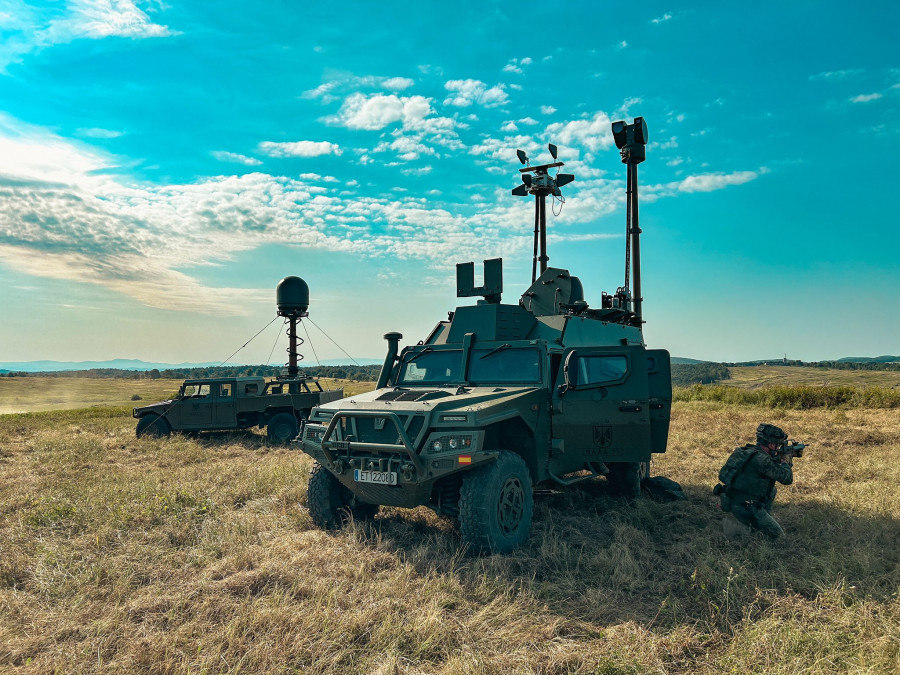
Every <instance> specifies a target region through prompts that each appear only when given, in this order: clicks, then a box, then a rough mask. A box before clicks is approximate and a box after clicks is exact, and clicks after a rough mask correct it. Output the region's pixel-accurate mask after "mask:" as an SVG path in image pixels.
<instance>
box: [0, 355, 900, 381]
mask: <svg viewBox="0 0 900 675" xmlns="http://www.w3.org/2000/svg"><path fill="white" fill-rule="evenodd" d="M761 365H766V366H797V367H803V368H820V369H834V370H867V371H879V370H880V371H900V363H885V362H878V361H866V362H849V361H813V362H804V361H798V360H783V359H782V360H773V361H763V362H760V361H743V362H724V363H713V362H708V363H673V364H672V384H673V385H674V386H676V387H689V386H691V385H695V384H712V383H714V382H719V381H722V380H728V379H731V372H730V371H729V368H730V367H753V366H761ZM284 371H285V369H284V366H264V365H257V366H213V367H197V368H168V369H164V370H159V369H156V368H153V369H151V370H123V369H119V368H90V369H87V370H59V371H50V372H24V371H11V372H8V373H0V377H86V378H97V379H125V380H159V379H165V380H189V379H202V378H216V377H277V376H279V375H283V374H284ZM380 372H381V365H378V364H375V365H366V366H358V365H345V366H306V367H302V368H300V374H301V375H304V376H306V377H326V378H332V379H339V380H352V381H356V382H373V381H375V380H377V379H378V374H379V373H380Z"/></svg>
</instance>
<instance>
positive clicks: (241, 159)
mask: <svg viewBox="0 0 900 675" xmlns="http://www.w3.org/2000/svg"><path fill="white" fill-rule="evenodd" d="M210 154H211V155H212V156H213V157H215V158H216V159H217V160H219V161H220V162H235V163H237V164H244V165H246V166H259V165H260V164H262V162H261V161H260V160H258V159H256V157H248V156H247V155H241V154H238V153H236V152H228V151H227V150H213V151H212V152H211V153H210Z"/></svg>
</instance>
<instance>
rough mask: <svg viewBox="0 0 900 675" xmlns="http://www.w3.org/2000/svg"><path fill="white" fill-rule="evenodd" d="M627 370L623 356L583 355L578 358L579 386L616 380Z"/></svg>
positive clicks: (626, 361) (626, 360)
mask: <svg viewBox="0 0 900 675" xmlns="http://www.w3.org/2000/svg"><path fill="white" fill-rule="evenodd" d="M627 371H628V359H627V358H626V357H625V356H584V357H582V358H580V359H578V384H579V386H585V385H591V384H603V383H604V382H617V381H619V380H621V379H622V377H623V376H624V375H625V373H626V372H627Z"/></svg>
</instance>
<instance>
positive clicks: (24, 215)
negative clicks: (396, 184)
mask: <svg viewBox="0 0 900 675" xmlns="http://www.w3.org/2000/svg"><path fill="white" fill-rule="evenodd" d="M435 119H436V120H440V119H442V118H435ZM426 121H427V120H426ZM423 124H424V122H423ZM446 124H447V123H445V122H440V121H435V123H434V125H433V127H431V128H430V129H431V130H433V129H440V128H441V127H442V125H446ZM600 124H602V125H604V126H605V129H607V130H608V128H609V125H608V117H607V116H606V115H605V113H599V112H598V113H595V114H594V115H593V116H592V117H589V118H584V119H582V120H575V121H573V122H568V123H565V124H560V125H558V128H557V131H559V132H560V134H561V135H562V136H563V137H565V138H567V139H570V140H571V141H573V143H574V142H577V143H578V144H577V145H573V147H571V148H570V150H571V153H572V154H574V155H575V156H576V158H575V159H573V160H569V159H567V160H566V162H567V168H572V169H573V172H574V173H576V175H578V181H579V182H578V199H577V200H572V201H571V202H570V204H567V207H566V217H567V223H568V224H569V225H570V226H571V227H567V228H566V229H565V231H562V230H561V231H558V232H557V233H555V235H554V236H556V237H559V238H560V239H572V240H582V239H588V238H592V237H598V236H604V235H602V233H598V232H596V230H595V229H594V228H593V226H592V227H587V225H588V224H593V223H596V222H597V218H598V217H599V216H602V215H604V214H606V213H611V212H612V211H614V210H616V209H619V208H621V191H622V190H621V185H620V182H621V181H607V180H605V179H603V177H602V172H599V171H593V172H588V171H586V170H584V167H583V165H582V164H581V161H580V160H579V159H578V153H579V151H581V152H583V151H584V149H585V148H587V147H593V146H597V147H599V146H601V145H603V144H604V143H606V141H602V140H598V136H597V134H596V133H595V131H594V130H593V129H592V125H600ZM431 130H429V131H425V130H421V129H420V130H417V131H412V130H402V131H403V132H404V133H400V134H398V135H395V136H394V138H393V139H386V140H385V141H384V142H385V143H387V144H389V145H390V146H392V147H391V148H389V149H392V150H393V151H395V152H398V153H400V154H401V155H402V154H406V153H418V154H423V153H424V152H425V151H424V150H423V149H422V148H421V147H419V146H417V145H416V143H417V140H416V139H417V138H418V137H419V136H418V135H419V134H426V133H431ZM451 130H452V129H451ZM397 131H401V130H399V129H398V130H397ZM407 134H408V135H407ZM555 140H559V137H557V138H556V139H555ZM394 144H396V147H393V146H394ZM285 145H287V146H291V145H292V144H272V146H273V149H275V150H276V151H277V152H284V151H285V148H284V147H283V146H285ZM516 147H522V148H524V149H526V151H527V152H529V154H532V155H535V156H537V155H538V153H543V152H546V150H545V148H544V147H543V144H542V145H541V147H538V144H537V143H536V142H535V141H534V139H533V138H532V137H530V136H515V135H513V136H509V137H505V138H503V139H485V140H484V141H483V143H482V144H481V145H480V146H479V147H477V148H473V152H474V153H475V154H480V155H482V156H483V158H484V159H486V160H487V161H490V160H491V158H493V157H502V159H503V161H504V162H505V163H506V165H507V172H506V175H507V178H508V168H509V166H511V165H514V164H515V161H516V160H515V154H514V152H515V148H516ZM370 159H371V158H370ZM115 164H116V159H115V157H112V156H110V155H107V154H104V153H101V152H97V151H95V150H93V149H90V148H87V147H84V146H82V145H79V144H76V143H73V142H71V141H68V140H66V139H62V138H60V137H58V136H55V135H53V134H51V133H49V132H47V131H46V130H40V129H35V128H33V127H25V126H24V125H20V124H16V123H15V122H13V121H10V120H9V119H8V118H4V117H0V203H2V204H3V211H2V217H0V264H2V265H3V266H8V267H11V268H14V269H17V270H20V271H22V272H24V273H27V274H31V275H34V276H45V277H52V278H56V279H65V280H71V281H73V282H76V283H85V284H95V285H99V286H102V287H104V288H106V289H109V290H112V291H114V292H116V293H120V294H123V295H125V296H128V297H131V298H133V299H135V300H136V301H138V302H141V303H143V304H146V305H150V306H152V307H160V308H165V309H170V310H177V311H190V312H208V313H216V314H221V313H222V312H223V311H231V312H240V311H241V308H246V307H252V306H253V305H254V304H255V303H257V302H263V301H265V300H266V298H268V297H269V296H268V293H269V291H268V290H265V291H258V290H256V289H242V288H231V287H226V288H211V287H208V286H206V285H205V284H204V283H203V282H202V281H201V276H200V275H199V274H197V270H200V269H202V268H205V267H209V266H211V265H222V264H227V263H228V262H229V261H230V260H231V259H232V258H234V256H235V255H236V254H238V253H240V252H242V251H250V250H253V249H255V248H257V247H259V246H262V245H278V246H296V247H303V248H304V249H306V250H309V251H337V252H344V253H351V254H353V255H357V256H365V257H371V258H373V259H381V258H385V257H390V258H395V259H408V258H416V259H421V260H423V261H425V262H426V264H428V265H432V266H446V265H449V264H451V263H452V262H453V261H456V260H459V259H479V256H483V253H484V251H485V250H489V251H491V254H492V255H514V254H518V253H519V252H521V251H522V250H524V249H526V248H527V247H528V246H530V242H531V238H530V228H531V226H530V224H529V219H528V218H527V217H523V210H522V205H521V203H520V202H519V201H517V200H511V199H510V198H509V196H508V185H506V183H507V182H508V181H503V183H502V185H500V186H499V187H495V189H493V191H492V190H491V188H488V187H484V188H483V189H481V188H480V189H479V190H477V193H478V194H479V195H480V196H481V200H480V201H478V202H472V201H471V200H470V199H468V198H464V199H463V200H462V201H460V202H459V203H456V204H447V205H445V204H443V203H441V202H440V201H439V199H440V198H441V195H440V193H439V192H436V191H432V192H431V193H429V194H427V195H421V194H417V193H415V192H409V191H405V190H400V191H397V192H396V193H394V194H391V195H390V196H388V195H385V194H381V193H377V192H373V191H370V190H365V191H361V192H362V193H363V195H365V196H361V195H360V194H353V193H352V192H347V191H346V190H343V185H342V183H343V181H342V180H341V178H340V177H339V175H338V176H323V175H320V174H316V173H304V174H302V175H300V176H299V177H298V178H297V179H292V178H286V177H280V176H272V175H268V174H264V173H259V172H255V173H247V174H244V175H241V176H218V177H215V178H210V179H206V180H203V181H200V182H197V183H190V184H172V185H146V184H136V183H126V182H123V180H122V179H121V178H120V177H118V176H111V175H107V174H104V171H106V170H108V169H110V168H111V167H113V166H115ZM394 164H397V163H394ZM487 168H488V170H490V168H491V167H487ZM430 170H431V166H422V167H407V168H404V167H402V165H401V168H400V171H403V172H404V173H405V174H407V175H416V174H423V173H426V172H428V171H430ZM765 171H766V170H765V169H760V170H758V171H756V172H753V171H745V172H734V173H710V174H701V175H696V176H691V177H688V178H686V179H684V180H682V181H679V182H675V183H671V184H667V185H663V186H655V187H654V186H651V187H650V188H649V195H650V197H651V198H657V199H658V198H660V197H663V196H671V195H675V194H678V193H683V192H704V191H711V190H715V189H720V188H723V187H726V186H728V185H739V184H741V183H744V182H747V181H749V180H753V179H754V178H756V177H757V176H758V175H760V174H762V173H764V172H765ZM354 184H355V183H354V182H353V181H350V182H348V183H347V185H354ZM472 192H473V191H470V192H469V194H471V193H472ZM579 225H584V226H585V227H584V228H582V229H579V227H578V226H579ZM586 232H587V233H589V234H586Z"/></svg>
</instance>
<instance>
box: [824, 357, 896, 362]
mask: <svg viewBox="0 0 900 675" xmlns="http://www.w3.org/2000/svg"><path fill="white" fill-rule="evenodd" d="M837 361H838V362H839V363H897V362H898V361H900V356H845V357H844V358H842V359H837Z"/></svg>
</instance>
